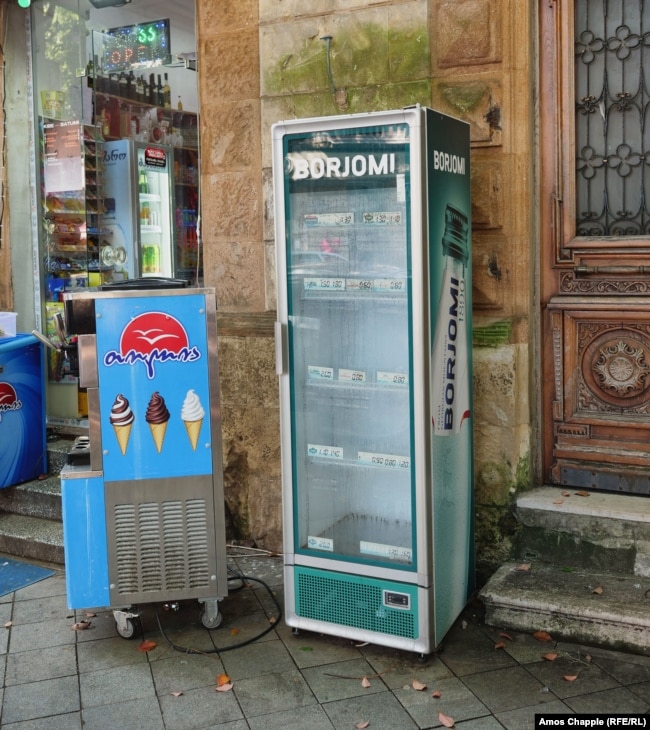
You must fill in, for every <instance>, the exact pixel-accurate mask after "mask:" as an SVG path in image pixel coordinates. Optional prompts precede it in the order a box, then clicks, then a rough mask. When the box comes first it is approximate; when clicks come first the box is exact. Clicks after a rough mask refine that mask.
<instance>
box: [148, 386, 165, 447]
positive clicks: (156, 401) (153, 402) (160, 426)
mask: <svg viewBox="0 0 650 730" xmlns="http://www.w3.org/2000/svg"><path fill="white" fill-rule="evenodd" d="M145 420H146V422H147V423H148V424H149V429H150V430H151V435H152V437H153V442H154V444H155V445H156V451H157V452H158V453H160V452H161V451H162V447H163V443H164V441H165V433H166V432H167V425H168V424H169V411H168V410H167V406H166V405H165V399H164V398H163V397H162V396H161V395H160V393H158V392H157V391H155V392H154V393H153V395H152V396H151V398H150V400H149V405H148V406H147V412H146V414H145Z"/></svg>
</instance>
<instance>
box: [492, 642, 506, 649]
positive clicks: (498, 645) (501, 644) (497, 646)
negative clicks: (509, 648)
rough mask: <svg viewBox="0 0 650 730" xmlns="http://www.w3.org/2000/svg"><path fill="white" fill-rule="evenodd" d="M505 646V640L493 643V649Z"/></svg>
mask: <svg viewBox="0 0 650 730" xmlns="http://www.w3.org/2000/svg"><path fill="white" fill-rule="evenodd" d="M505 648H506V642H505V641H497V643H496V644H495V645H494V649H495V651H496V650H497V649H505Z"/></svg>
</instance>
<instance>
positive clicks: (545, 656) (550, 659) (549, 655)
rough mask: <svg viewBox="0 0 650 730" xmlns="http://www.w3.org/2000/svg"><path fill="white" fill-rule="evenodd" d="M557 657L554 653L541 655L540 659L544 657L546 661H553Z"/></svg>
mask: <svg viewBox="0 0 650 730" xmlns="http://www.w3.org/2000/svg"><path fill="white" fill-rule="evenodd" d="M557 658H558V655H557V654H554V653H550V654H544V655H542V659H546V661H547V662H554V661H555V660H556V659H557Z"/></svg>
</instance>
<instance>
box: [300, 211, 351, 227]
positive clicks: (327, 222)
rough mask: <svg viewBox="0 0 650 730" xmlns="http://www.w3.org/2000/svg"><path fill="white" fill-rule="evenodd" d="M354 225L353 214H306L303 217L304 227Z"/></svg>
mask: <svg viewBox="0 0 650 730" xmlns="http://www.w3.org/2000/svg"><path fill="white" fill-rule="evenodd" d="M353 224H354V213H308V214H307V215H305V225H306V226H351V225H353Z"/></svg>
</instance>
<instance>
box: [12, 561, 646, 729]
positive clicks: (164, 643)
mask: <svg viewBox="0 0 650 730" xmlns="http://www.w3.org/2000/svg"><path fill="white" fill-rule="evenodd" d="M229 565H230V566H231V567H232V569H233V570H235V571H238V572H239V573H241V574H243V575H246V576H250V577H251V578H255V579H257V580H259V581H263V582H264V584H265V585H266V586H268V587H269V589H270V591H272V592H273V595H271V592H270V591H269V590H267V588H266V587H265V585H264V584H262V583H258V582H257V581H245V582H244V583H243V584H242V582H241V581H235V582H233V584H232V586H231V590H230V593H229V595H228V597H227V598H226V599H224V601H223V602H222V603H221V611H222V614H223V623H222V625H221V627H219V628H218V629H215V630H213V631H207V630H206V629H205V628H203V626H202V625H201V622H200V617H199V612H200V607H199V604H198V602H196V601H187V602H182V603H181V604H180V606H179V609H178V610H177V611H175V610H169V609H167V610H166V607H165V606H163V605H156V606H153V605H147V606H142V607H139V608H140V620H139V623H140V626H139V629H138V631H137V632H136V637H135V638H134V639H132V640H127V639H124V638H121V637H120V636H118V634H117V633H116V630H115V625H114V619H113V614H112V611H110V610H106V609H98V610H95V611H94V612H93V611H91V612H90V613H95V614H96V615H92V616H89V615H87V612H86V611H76V612H75V611H70V610H68V609H67V607H66V599H65V573H64V571H63V570H62V569H60V568H57V566H49V567H53V568H55V571H56V572H55V575H53V576H51V577H49V578H46V579H45V580H42V581H40V582H38V583H34V584H32V585H30V586H27V587H26V588H22V589H21V590H18V591H16V592H14V593H10V594H7V595H5V596H3V597H1V598H0V620H1V625H0V631H4V633H3V634H0V660H1V663H0V668H1V669H2V677H3V682H2V689H1V690H0V692H1V695H0V698H1V699H2V714H1V716H0V727H2V728H4V729H6V730H81V728H82V727H83V728H84V730H109V729H110V730H132V729H133V730H135V729H138V730H140V729H142V730H159V729H160V730H162V729H165V730H194V729H196V728H220V729H221V730H280V729H281V730H326V729H327V730H331V728H336V729H337V730H353V728H355V727H368V728H369V730H409V729H410V728H436V727H443V726H444V724H443V723H444V722H446V720H445V717H446V718H452V719H453V721H454V722H455V725H454V727H456V728H459V729H461V730H495V729H496V728H508V729H511V730H532V728H534V715H535V713H540V712H544V713H577V714H582V713H614V712H619V713H622V712H624V713H647V712H650V658H649V657H644V656H638V655H633V654H623V653H618V652H612V651H607V650H604V649H598V648H587V647H581V646H576V645H571V644H564V643H557V642H554V641H551V642H540V641H538V640H537V639H535V638H534V637H533V636H531V635H527V634H517V633H506V632H500V630H499V629H498V628H491V627H487V626H485V625H484V624H483V620H482V619H483V610H482V606H481V604H480V603H478V602H474V603H472V604H470V605H469V606H468V607H467V608H466V610H465V611H464V613H463V615H462V616H461V617H460V618H459V620H458V621H457V622H456V624H455V625H454V626H453V628H452V629H451V630H450V632H449V633H448V635H447V637H446V638H445V640H444V641H443V642H442V644H441V646H440V647H439V649H438V651H437V652H436V653H435V654H433V655H431V656H430V657H428V658H427V659H426V660H424V661H422V660H420V658H419V657H418V656H416V655H414V654H410V653H407V652H403V651H397V650H393V649H387V648H385V647H381V646H376V645H358V644H357V643H355V642H352V641H350V640H347V639H341V638H336V637H331V636H325V635H320V634H312V633H310V632H300V634H299V635H297V636H294V635H293V633H292V631H291V629H290V628H288V627H287V626H286V624H285V623H284V621H283V620H282V619H280V620H279V621H274V620H273V619H274V617H276V616H277V615H278V608H277V606H276V604H275V600H277V602H278V603H279V604H280V606H281V605H282V561H281V559H280V558H278V557H271V556H266V555H263V554H257V553H255V552H253V553H250V552H249V553H243V552H239V553H237V554H236V553H235V552H234V551H232V552H230V553H229ZM238 586H241V587H240V588H239V590H236V588H237V587H238ZM81 621H90V626H89V627H88V628H87V629H85V630H75V629H73V624H75V623H77V622H81ZM3 626H4V629H3V628H2V627H3ZM540 629H543V627H540ZM263 632H266V633H264V635H263V636H259V635H260V634H261V633H263ZM256 637H259V638H256ZM143 641H147V642H153V643H155V647H154V648H150V650H149V651H143V650H142V649H143V648H144V647H143V645H142V643H143ZM188 648H189V649H191V650H193V652H194V653H187V652H186V651H185V649H188ZM551 654H557V657H556V658H555V659H554V660H553V659H552V658H547V659H544V658H542V657H543V655H551ZM222 674H225V675H228V677H229V678H230V680H231V683H232V688H228V687H227V686H226V687H225V690H226V691H216V689H215V688H216V686H217V683H218V681H223V678H222V679H220V680H218V677H219V675H222ZM364 678H365V679H366V680H367V681H364ZM414 681H415V683H414ZM364 685H366V686H364ZM424 685H425V686H426V687H425V688H424V689H421V688H420V689H418V688H419V687H422V686H424ZM440 713H442V715H440ZM649 717H650V716H649ZM365 723H368V725H367V726H366V725H365Z"/></svg>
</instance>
